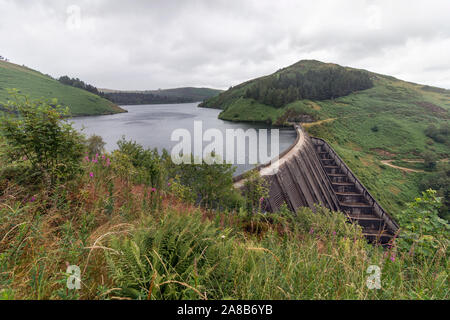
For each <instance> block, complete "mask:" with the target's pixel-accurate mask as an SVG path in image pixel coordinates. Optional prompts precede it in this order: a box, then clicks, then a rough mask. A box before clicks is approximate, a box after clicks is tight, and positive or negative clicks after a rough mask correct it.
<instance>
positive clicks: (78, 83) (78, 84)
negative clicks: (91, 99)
mask: <svg viewBox="0 0 450 320" xmlns="http://www.w3.org/2000/svg"><path fill="white" fill-rule="evenodd" d="M58 81H59V82H61V83H62V84H65V85H68V86H72V87H75V88H80V89H83V90H86V91H89V92H91V93H93V94H96V95H98V96H100V97H103V98H105V94H104V93H103V92H101V91H99V90H98V89H97V88H96V87H94V86H93V85H90V84H88V83H85V82H84V81H82V80H80V79H78V78H70V77H68V76H62V77H59V79H58Z"/></svg>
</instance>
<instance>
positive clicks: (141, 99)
mask: <svg viewBox="0 0 450 320" xmlns="http://www.w3.org/2000/svg"><path fill="white" fill-rule="evenodd" d="M100 91H101V92H103V93H104V94H105V95H106V97H107V98H108V99H110V100H111V101H113V102H115V103H117V104H162V103H186V102H198V101H204V100H206V99H209V98H212V97H215V96H217V95H218V94H219V93H221V92H222V91H221V90H217V89H210V88H193V87H185V88H174V89H160V90H145V91H119V90H110V89H100Z"/></svg>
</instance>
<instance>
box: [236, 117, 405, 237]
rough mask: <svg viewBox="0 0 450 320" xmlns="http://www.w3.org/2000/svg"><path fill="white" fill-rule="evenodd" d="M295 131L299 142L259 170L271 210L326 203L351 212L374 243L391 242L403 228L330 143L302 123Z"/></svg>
mask: <svg viewBox="0 0 450 320" xmlns="http://www.w3.org/2000/svg"><path fill="white" fill-rule="evenodd" d="M295 130H296V131H297V139H296V141H295V143H294V144H293V145H292V146H291V147H290V148H289V149H287V150H286V151H285V152H283V153H282V154H280V156H279V158H278V159H277V160H276V161H272V162H270V163H268V164H265V165H261V166H259V167H258V168H257V170H259V172H260V175H261V176H263V177H264V178H266V179H267V181H268V185H269V197H268V199H267V200H266V210H267V211H270V212H276V211H278V210H279V209H280V207H281V206H282V205H283V204H286V205H287V207H288V208H289V209H290V210H291V211H292V212H294V213H295V212H296V211H297V210H298V209H299V208H300V207H309V208H311V209H312V210H315V205H317V204H320V205H322V206H325V207H327V208H329V209H330V210H332V211H342V212H344V213H346V214H347V217H348V219H349V221H351V222H354V223H358V224H359V225H361V227H362V228H363V233H364V235H365V236H366V237H367V238H368V239H369V240H370V241H371V242H382V243H386V242H388V241H389V240H390V239H391V238H392V237H393V236H394V234H395V233H396V232H397V230H398V225H397V224H396V223H395V221H394V220H393V219H392V218H391V217H390V216H389V214H387V212H386V211H385V210H384V209H383V208H382V207H381V206H380V205H379V204H378V203H377V201H376V200H375V199H374V198H373V197H372V195H371V194H370V193H369V191H368V190H367V189H366V188H365V187H364V185H363V184H362V183H361V182H360V181H359V180H358V179H357V178H356V176H355V175H354V174H353V172H352V171H351V170H350V169H349V168H348V167H347V165H346V164H345V163H344V161H342V159H341V158H340V157H339V156H338V155H337V154H336V152H335V151H334V150H333V149H332V148H331V146H330V145H329V144H328V143H327V142H326V141H324V140H322V139H318V138H311V137H309V136H308V134H307V133H306V132H305V131H303V130H302V128H301V126H299V125H296V126H295ZM244 182H245V180H244V177H243V175H240V176H237V177H235V180H234V185H235V187H236V188H242V187H243V186H244Z"/></svg>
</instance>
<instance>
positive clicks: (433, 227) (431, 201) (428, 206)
mask: <svg viewBox="0 0 450 320" xmlns="http://www.w3.org/2000/svg"><path fill="white" fill-rule="evenodd" d="M440 206H441V199H440V198H438V197H437V196H436V191H434V190H432V189H428V190H427V191H426V192H422V197H421V198H416V199H415V201H414V202H411V203H408V204H407V207H408V208H407V209H406V210H405V211H403V213H402V214H401V215H399V222H400V225H401V226H402V231H401V234H400V238H399V239H398V245H399V247H400V249H402V250H405V251H408V252H409V253H410V254H411V255H416V256H418V257H430V256H433V255H434V254H435V253H436V251H437V250H438V249H441V248H447V247H448V245H449V231H450V225H449V224H448V223H447V222H446V221H445V220H444V219H441V218H439V215H438V213H439V208H440Z"/></svg>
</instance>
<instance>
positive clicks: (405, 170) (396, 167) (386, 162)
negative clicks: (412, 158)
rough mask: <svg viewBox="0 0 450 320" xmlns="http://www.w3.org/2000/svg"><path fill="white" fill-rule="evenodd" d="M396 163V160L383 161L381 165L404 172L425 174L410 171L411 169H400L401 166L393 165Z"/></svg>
mask: <svg viewBox="0 0 450 320" xmlns="http://www.w3.org/2000/svg"><path fill="white" fill-rule="evenodd" d="M394 161H395V160H381V163H382V164H385V165H387V166H389V167H391V168H394V169H398V170H402V171H404V172H425V171H423V170H419V169H410V168H405V167H399V166H396V165H393V164H392V162H394Z"/></svg>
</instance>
